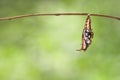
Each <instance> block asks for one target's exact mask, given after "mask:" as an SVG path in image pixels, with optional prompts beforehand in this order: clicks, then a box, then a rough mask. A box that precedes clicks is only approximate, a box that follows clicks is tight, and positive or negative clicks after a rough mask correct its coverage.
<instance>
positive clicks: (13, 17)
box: [0, 13, 120, 21]
mask: <svg viewBox="0 0 120 80" xmlns="http://www.w3.org/2000/svg"><path fill="white" fill-rule="evenodd" d="M88 14H89V13H45V14H44V13H35V14H26V15H18V16H12V17H3V18H0V21H4V20H13V19H19V18H25V17H32V16H65V15H66V16H70V15H71V16H72V15H73V16H75V15H76V16H80V15H81V16H86V15H88ZM90 15H91V16H99V17H106V18H111V19H116V20H120V17H116V16H109V15H103V14H90Z"/></svg>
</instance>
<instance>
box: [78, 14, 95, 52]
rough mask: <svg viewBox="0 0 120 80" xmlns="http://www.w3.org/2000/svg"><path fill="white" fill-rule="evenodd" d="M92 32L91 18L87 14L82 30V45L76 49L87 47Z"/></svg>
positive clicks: (90, 40) (90, 41)
mask: <svg viewBox="0 0 120 80" xmlns="http://www.w3.org/2000/svg"><path fill="white" fill-rule="evenodd" d="M93 35H94V33H93V32H92V29H91V19H90V15H88V16H87V19H86V23H85V26H84V29H83V32H82V47H81V49H80V50H78V51H81V50H83V51H85V50H87V48H88V47H89V45H90V44H91V43H92V38H93Z"/></svg>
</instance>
